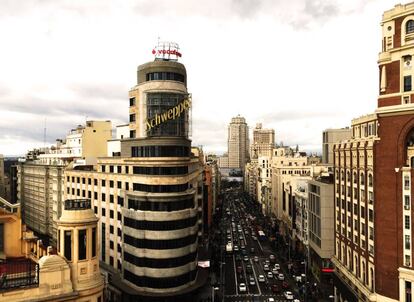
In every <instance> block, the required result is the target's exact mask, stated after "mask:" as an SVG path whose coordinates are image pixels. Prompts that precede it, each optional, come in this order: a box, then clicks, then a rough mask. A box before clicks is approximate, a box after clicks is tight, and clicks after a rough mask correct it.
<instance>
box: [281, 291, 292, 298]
mask: <svg viewBox="0 0 414 302" xmlns="http://www.w3.org/2000/svg"><path fill="white" fill-rule="evenodd" d="M283 295H284V296H285V299H286V300H293V294H292V292H289V291H286V292H284V293H283Z"/></svg>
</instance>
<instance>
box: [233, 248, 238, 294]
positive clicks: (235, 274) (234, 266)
mask: <svg viewBox="0 0 414 302" xmlns="http://www.w3.org/2000/svg"><path fill="white" fill-rule="evenodd" d="M232 256H233V268H234V281H235V282H236V294H239V284H238V283H237V272H236V260H235V259H234V252H233V255H232Z"/></svg>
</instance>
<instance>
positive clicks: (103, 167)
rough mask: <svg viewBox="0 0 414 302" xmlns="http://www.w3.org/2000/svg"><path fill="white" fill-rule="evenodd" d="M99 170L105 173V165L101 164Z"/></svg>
mask: <svg viewBox="0 0 414 302" xmlns="http://www.w3.org/2000/svg"><path fill="white" fill-rule="evenodd" d="M101 172H103V173H105V165H102V166H101Z"/></svg>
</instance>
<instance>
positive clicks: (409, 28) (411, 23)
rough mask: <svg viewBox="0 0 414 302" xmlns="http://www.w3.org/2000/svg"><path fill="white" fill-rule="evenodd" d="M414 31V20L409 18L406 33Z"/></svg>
mask: <svg viewBox="0 0 414 302" xmlns="http://www.w3.org/2000/svg"><path fill="white" fill-rule="evenodd" d="M413 32H414V21H413V20H408V22H407V23H406V24H405V33H406V34H411V33H413Z"/></svg>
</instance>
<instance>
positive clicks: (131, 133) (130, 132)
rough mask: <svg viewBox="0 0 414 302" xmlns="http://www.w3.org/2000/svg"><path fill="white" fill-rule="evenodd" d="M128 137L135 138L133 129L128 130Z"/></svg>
mask: <svg viewBox="0 0 414 302" xmlns="http://www.w3.org/2000/svg"><path fill="white" fill-rule="evenodd" d="M129 138H135V130H130V131H129Z"/></svg>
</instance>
